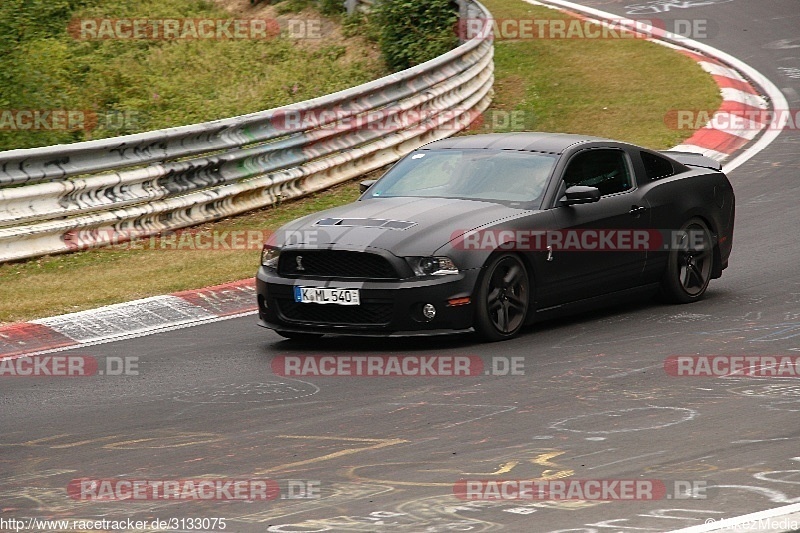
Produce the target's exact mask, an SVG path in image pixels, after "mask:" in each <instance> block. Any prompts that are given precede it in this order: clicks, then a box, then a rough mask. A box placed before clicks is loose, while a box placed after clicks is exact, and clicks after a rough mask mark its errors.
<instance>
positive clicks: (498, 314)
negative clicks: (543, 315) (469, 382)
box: [475, 254, 530, 342]
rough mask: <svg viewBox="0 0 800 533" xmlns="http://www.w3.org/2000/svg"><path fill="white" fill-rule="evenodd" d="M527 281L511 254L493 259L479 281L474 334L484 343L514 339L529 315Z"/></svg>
mask: <svg viewBox="0 0 800 533" xmlns="http://www.w3.org/2000/svg"><path fill="white" fill-rule="evenodd" d="M529 307H530V280H529V277H528V271H527V269H526V268H525V264H524V263H523V262H522V260H521V259H520V258H519V257H518V256H516V255H514V254H502V255H498V256H495V257H493V258H492V259H491V260H490V261H489V263H488V265H487V266H486V268H485V270H484V272H483V274H482V276H481V278H480V281H479V282H478V290H477V301H476V310H475V314H476V317H475V332H476V333H477V336H478V338H479V339H481V340H482V341H485V342H496V341H502V340H506V339H510V338H512V337H514V336H515V335H516V334H517V333H518V332H519V330H520V329H522V326H523V325H524V324H525V319H526V318H527V315H528V309H529Z"/></svg>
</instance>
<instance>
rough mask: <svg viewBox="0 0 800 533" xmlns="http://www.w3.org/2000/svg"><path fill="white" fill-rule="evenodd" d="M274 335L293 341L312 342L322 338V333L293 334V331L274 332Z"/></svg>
mask: <svg viewBox="0 0 800 533" xmlns="http://www.w3.org/2000/svg"><path fill="white" fill-rule="evenodd" d="M275 333H277V334H278V335H280V336H281V337H284V338H286V339H290V340H293V341H313V340H317V339H319V338H320V337H322V333H295V332H293V331H276V332H275Z"/></svg>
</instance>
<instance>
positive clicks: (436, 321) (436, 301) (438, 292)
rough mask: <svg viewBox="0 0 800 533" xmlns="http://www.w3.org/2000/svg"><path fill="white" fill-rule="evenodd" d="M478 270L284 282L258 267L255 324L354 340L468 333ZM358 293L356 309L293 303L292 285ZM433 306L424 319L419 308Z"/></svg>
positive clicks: (293, 331)
mask: <svg viewBox="0 0 800 533" xmlns="http://www.w3.org/2000/svg"><path fill="white" fill-rule="evenodd" d="M479 274H480V269H473V270H465V271H462V272H459V273H458V274H453V275H445V276H430V277H427V278H410V279H401V280H396V281H395V280H392V281H363V280H352V279H329V278H325V279H321V278H319V279H314V278H289V277H283V276H279V275H277V273H276V272H274V271H268V270H266V269H265V268H264V267H260V268H259V271H258V275H257V276H256V292H257V294H258V315H259V325H261V326H264V327H266V328H270V329H273V330H276V331H280V332H287V333H322V334H333V335H355V336H419V335H441V334H446V333H458V332H468V331H471V330H472V329H471V328H472V325H473V319H474V314H475V302H474V301H472V300H470V303H468V304H461V305H449V304H448V301H449V300H452V299H455V298H471V299H472V298H473V291H474V288H475V286H476V283H477V280H478V276H479ZM295 286H300V287H335V288H338V289H359V294H360V298H361V305H359V306H345V305H336V304H318V303H297V302H295V301H294V287H295ZM428 303H430V304H433V306H434V307H435V308H436V316H435V317H434V318H433V319H432V320H426V319H425V318H424V317H423V315H422V306H423V305H425V304H428Z"/></svg>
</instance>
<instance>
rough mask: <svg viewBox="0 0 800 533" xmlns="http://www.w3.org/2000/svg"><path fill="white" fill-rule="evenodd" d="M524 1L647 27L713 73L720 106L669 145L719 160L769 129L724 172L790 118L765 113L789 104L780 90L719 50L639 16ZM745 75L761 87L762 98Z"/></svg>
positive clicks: (559, 0) (562, 2) (554, 1)
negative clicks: (679, 140)
mask: <svg viewBox="0 0 800 533" xmlns="http://www.w3.org/2000/svg"><path fill="white" fill-rule="evenodd" d="M524 1H525V2H527V3H529V4H533V5H540V6H544V7H549V8H552V9H556V10H559V11H562V12H566V13H568V14H570V15H572V16H574V17H577V18H580V19H583V20H589V21H593V22H597V23H600V24H606V25H608V24H611V25H613V26H614V27H616V28H619V27H620V26H623V27H626V28H627V29H629V30H630V31H632V32H636V31H638V32H640V33H641V32H642V31H645V32H647V35H650V36H653V37H648V38H647V39H646V40H648V41H650V42H653V43H656V44H660V45H663V46H667V47H669V48H673V49H675V50H677V51H678V52H680V53H682V54H684V55H686V56H688V57H690V58H692V59H694V60H695V61H697V62H698V64H699V65H700V67H701V68H702V69H703V70H705V71H706V72H708V73H709V74H711V76H713V78H714V81H716V83H717V85H718V86H719V88H720V93H721V94H722V105H721V106H720V108H719V109H718V110H717V111H716V112H715V114H714V115H713V116H712V117H711V119H710V120H709V121H708V122H707V123H706V124H705V125H704V126H703V127H702V128H700V129H699V130H697V131H696V132H695V133H694V134H693V135H692V136H691V137H690V138H689V139H687V140H686V141H684V142H683V143H681V144H679V145H678V146H676V147H674V148H672V149H673V150H679V151H684V152H694V153H699V154H702V155H705V156H707V157H710V158H712V159H715V160H717V161H720V162H721V161H725V160H727V159H728V158H729V157H731V156H732V155H733V154H734V153H736V152H738V151H740V150H741V149H742V148H744V147H745V146H747V145H748V144H749V143H751V142H752V141H753V139H755V138H756V137H758V136H759V134H761V133H762V132H764V130H765V129H768V131H767V132H766V133H764V134H763V135H761V137H760V139H759V140H758V141H757V142H755V143H752V145H751V146H749V147H747V149H746V150H744V151H743V152H741V153H740V154H738V155H737V157H736V158H735V159H733V160H731V161H730V162H728V163H727V164H726V165H725V171H726V172H731V171H732V170H733V169H735V168H736V167H738V166H739V165H741V164H743V163H744V162H745V161H747V160H748V159H750V158H751V157H753V156H754V155H755V154H756V153H758V152H760V151H761V150H763V149H764V148H766V147H767V146H768V145H769V144H770V143H771V142H772V141H774V140H775V138H777V136H778V135H779V134H780V131H781V130H782V129H783V128H784V127H785V125H786V122H787V121H788V116H787V113H785V112H780V113H775V114H774V116H770V115H769V114H768V113H765V111H767V110H769V108H770V102H771V103H772V107H773V109H777V110H780V111H783V110H786V109H788V104H787V103H786V98H785V97H784V96H783V93H782V92H781V91H780V90H779V89H778V88H777V87H775V85H774V84H773V83H772V82H771V81H769V80H768V79H767V78H766V77H764V75H763V74H761V73H760V72H758V71H757V70H755V69H754V68H752V67H750V66H749V65H747V64H746V63H744V62H743V61H741V60H739V59H737V58H735V57H733V56H731V55H729V54H727V53H725V52H723V51H722V50H718V49H716V48H713V47H711V46H708V45H706V44H704V43H700V42H698V41H695V40H692V39H688V38H686V37H683V36H680V35H675V34H672V33H670V32H667V31H664V30H663V29H660V28H655V27H653V26H648V25H647V24H643V22H642V21H634V20H632V19H626V18H624V17H620V16H618V15H615V14H613V13H608V12H606V11H601V10H599V9H594V8H590V7H586V6H582V5H580V4H576V3H574V2H569V1H566V0H524ZM743 74H744V75H743ZM745 76H746V77H745ZM749 80H752V81H753V82H755V83H756V84H757V85H758V87H760V88H761V89H763V92H764V93H765V95H766V97H765V96H763V95H762V94H761V93H760V92H759V91H758V90H757V89H756V88H755V87H754V86H753V85H752V84H751V83H750V81H749ZM687 111H691V110H687ZM752 117H759V118H763V119H764V121H754V120H751V118H752ZM767 119H769V120H770V122H769V123H767V122H766V120H767Z"/></svg>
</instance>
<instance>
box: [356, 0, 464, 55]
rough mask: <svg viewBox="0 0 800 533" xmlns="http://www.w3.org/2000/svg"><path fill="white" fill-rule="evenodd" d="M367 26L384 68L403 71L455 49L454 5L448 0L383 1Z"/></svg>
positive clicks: (376, 8)
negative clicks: (374, 27) (374, 30)
mask: <svg viewBox="0 0 800 533" xmlns="http://www.w3.org/2000/svg"><path fill="white" fill-rule="evenodd" d="M370 19H371V23H372V24H374V25H377V26H378V33H379V37H378V42H379V43H380V47H381V52H382V53H383V57H384V60H385V61H386V64H387V66H388V67H389V68H390V69H392V70H394V71H397V70H403V69H406V68H409V67H413V66H415V65H419V64H420V63H424V62H425V61H428V60H430V59H433V58H435V57H437V56H440V55H442V54H444V53H446V52H449V51H450V50H452V49H453V48H455V47H457V46H458V42H459V41H458V34H457V32H456V25H457V23H458V4H456V3H455V2H452V1H450V0H383V1H381V2H377V3H376V5H375V6H374V12H373V13H372V14H371V16H370Z"/></svg>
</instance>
